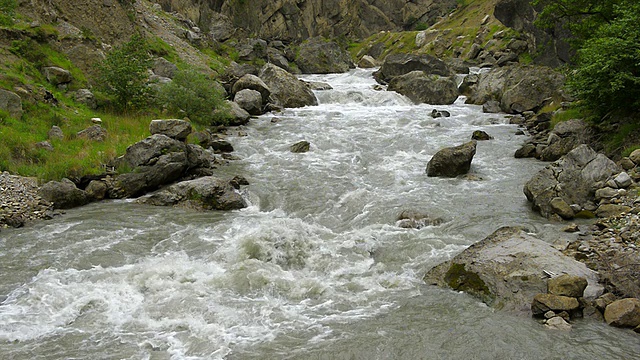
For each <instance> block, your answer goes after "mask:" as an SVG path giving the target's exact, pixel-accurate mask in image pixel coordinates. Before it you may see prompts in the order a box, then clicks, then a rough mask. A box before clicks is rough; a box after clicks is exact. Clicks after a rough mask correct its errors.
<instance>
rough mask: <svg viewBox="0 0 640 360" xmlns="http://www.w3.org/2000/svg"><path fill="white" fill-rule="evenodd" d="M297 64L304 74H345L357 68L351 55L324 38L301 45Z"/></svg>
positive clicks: (307, 41)
mask: <svg viewBox="0 0 640 360" xmlns="http://www.w3.org/2000/svg"><path fill="white" fill-rule="evenodd" d="M296 64H297V65H298V67H299V68H300V70H301V71H302V73H304V74H330V73H344V72H347V71H349V69H353V68H355V65H354V64H353V61H351V56H349V53H347V52H346V51H345V50H343V49H341V48H340V46H339V45H338V44H337V43H336V42H334V41H330V40H327V39H324V38H322V37H314V38H311V39H308V40H306V41H304V42H303V43H302V44H300V49H299V51H298V56H297V57H296Z"/></svg>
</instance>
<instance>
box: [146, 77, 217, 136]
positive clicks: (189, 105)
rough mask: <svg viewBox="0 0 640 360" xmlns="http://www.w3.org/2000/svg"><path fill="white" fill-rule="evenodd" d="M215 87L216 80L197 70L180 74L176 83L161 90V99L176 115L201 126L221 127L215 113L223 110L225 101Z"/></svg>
mask: <svg viewBox="0 0 640 360" xmlns="http://www.w3.org/2000/svg"><path fill="white" fill-rule="evenodd" d="M214 85H215V82H214V80H213V79H210V78H209V77H208V76H206V75H205V74H203V73H201V72H199V71H197V70H195V69H187V70H180V71H178V72H177V73H176V74H175V76H174V77H173V81H171V82H170V83H168V84H164V85H162V86H161V87H160V89H159V91H158V99H159V101H160V103H161V104H163V105H164V106H166V108H167V110H168V111H169V112H171V113H172V114H180V115H182V116H186V117H188V118H189V119H190V120H191V121H193V122H194V123H196V124H199V125H204V126H209V125H218V124H217V122H218V118H217V117H215V116H214V110H216V109H221V108H222V107H223V105H222V104H223V103H224V97H223V93H222V90H220V89H218V88H217V87H216V86H214Z"/></svg>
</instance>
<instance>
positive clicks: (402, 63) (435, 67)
mask: <svg viewBox="0 0 640 360" xmlns="http://www.w3.org/2000/svg"><path fill="white" fill-rule="evenodd" d="M412 71H420V72H424V73H425V74H426V75H439V76H442V77H448V76H451V75H453V72H452V71H451V69H450V68H449V67H448V66H447V64H445V63H444V61H442V60H440V59H438V58H436V57H434V56H431V55H427V54H422V55H416V54H391V55H388V56H387V57H385V59H384V62H383V63H382V66H381V67H380V70H378V71H376V72H375V73H374V74H373V77H374V78H375V79H376V81H378V82H379V83H382V84H386V83H388V82H389V81H391V79H392V78H394V77H396V76H401V75H405V74H408V73H410V72H412Z"/></svg>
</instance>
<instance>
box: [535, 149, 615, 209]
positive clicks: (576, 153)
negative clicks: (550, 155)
mask: <svg viewBox="0 0 640 360" xmlns="http://www.w3.org/2000/svg"><path fill="white" fill-rule="evenodd" d="M619 173H620V169H619V167H618V166H617V165H616V164H615V163H614V162H613V161H611V160H610V159H608V158H607V157H606V156H604V155H602V154H598V153H596V152H595V151H593V150H592V149H591V148H590V147H588V146H587V145H580V146H579V147H577V148H575V149H574V150H572V151H571V152H569V153H568V154H567V155H566V156H564V157H563V158H562V159H560V160H558V161H556V162H553V163H552V164H550V165H548V166H547V167H545V168H544V169H542V170H540V172H538V173H537V174H536V175H534V176H533V177H532V178H531V180H529V181H528V182H527V183H526V184H525V185H524V189H523V191H524V193H525V195H526V196H527V199H528V200H529V201H531V202H532V205H533V209H534V210H536V211H539V212H540V214H541V215H542V216H544V217H547V218H548V217H551V216H553V215H554V214H557V215H560V216H562V215H564V218H565V219H568V218H571V216H570V213H569V212H567V213H565V212H563V211H562V210H561V209H562V207H564V205H562V204H561V203H560V200H561V201H562V203H564V204H566V205H567V206H572V205H577V208H580V209H584V208H585V207H588V206H589V204H590V203H593V201H594V193H593V189H594V188H595V186H596V183H598V182H604V181H606V180H608V179H609V178H611V177H612V176H614V175H617V174H619ZM561 205H562V206H561ZM558 212H561V213H560V214H559V213H558Z"/></svg>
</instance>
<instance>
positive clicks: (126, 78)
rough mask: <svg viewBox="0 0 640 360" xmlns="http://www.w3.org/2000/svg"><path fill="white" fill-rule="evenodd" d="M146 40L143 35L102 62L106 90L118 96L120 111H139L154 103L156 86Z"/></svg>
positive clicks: (112, 52)
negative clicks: (150, 73)
mask: <svg viewBox="0 0 640 360" xmlns="http://www.w3.org/2000/svg"><path fill="white" fill-rule="evenodd" d="M151 64H152V59H151V56H150V55H149V52H148V49H147V44H146V41H145V40H144V39H143V38H142V37H141V36H140V35H134V36H133V37H131V40H129V41H128V42H126V43H124V44H122V45H121V46H119V47H116V48H115V49H113V50H112V51H111V52H109V53H108V54H107V56H106V58H105V59H104V60H103V61H102V63H100V64H99V65H98V71H99V75H98V81H99V83H100V86H101V87H102V90H103V91H104V92H105V93H106V94H108V95H111V96H113V97H114V102H113V104H114V106H115V107H116V109H118V110H137V109H142V108H144V107H145V106H147V105H148V104H150V101H151V98H152V93H153V88H151V87H149V86H148V79H149V77H148V74H147V70H148V69H149V68H150V67H151Z"/></svg>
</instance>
